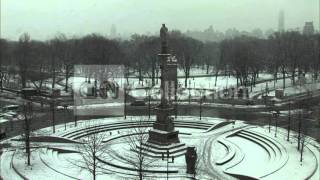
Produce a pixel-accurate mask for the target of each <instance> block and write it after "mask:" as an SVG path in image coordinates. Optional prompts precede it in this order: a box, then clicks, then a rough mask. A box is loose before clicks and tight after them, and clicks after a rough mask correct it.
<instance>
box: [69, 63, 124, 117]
mask: <svg viewBox="0 0 320 180" xmlns="http://www.w3.org/2000/svg"><path fill="white" fill-rule="evenodd" d="M74 71H75V73H74V77H73V84H72V86H73V91H74V105H75V106H74V108H75V111H74V112H75V113H76V115H107V116H110V115H123V113H124V111H123V109H124V108H123V102H124V92H123V88H121V83H122V80H123V77H124V76H123V67H122V66H117V65H75V66H74ZM119 84H120V85H119Z"/></svg>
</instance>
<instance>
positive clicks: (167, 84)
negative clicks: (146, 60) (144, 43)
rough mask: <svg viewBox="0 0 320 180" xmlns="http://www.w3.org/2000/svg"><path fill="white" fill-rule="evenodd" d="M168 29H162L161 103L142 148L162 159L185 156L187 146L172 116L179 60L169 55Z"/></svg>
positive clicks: (150, 154)
mask: <svg viewBox="0 0 320 180" xmlns="http://www.w3.org/2000/svg"><path fill="white" fill-rule="evenodd" d="M167 33H168V29H167V27H166V26H165V24H162V27H161V29H160V39H161V52H160V54H158V56H159V60H160V70H161V77H160V79H161V85H160V92H161V101H160V104H159V105H158V106H157V107H156V108H155V111H156V121H155V122H154V123H153V128H152V129H151V130H149V138H148V140H147V142H146V143H144V144H143V146H142V147H140V148H144V149H147V151H149V153H148V154H147V155H149V156H151V157H161V156H163V154H168V156H170V157H177V156H181V155H184V154H185V151H186V146H185V144H184V143H180V140H179V137H178V135H179V131H177V130H175V128H174V118H173V117H172V116H171V115H172V114H173V113H174V112H175V111H174V107H173V105H172V101H173V99H174V97H175V94H176V91H177V60H176V59H175V57H174V56H171V55H170V54H169V53H168V42H167V39H168V38H167Z"/></svg>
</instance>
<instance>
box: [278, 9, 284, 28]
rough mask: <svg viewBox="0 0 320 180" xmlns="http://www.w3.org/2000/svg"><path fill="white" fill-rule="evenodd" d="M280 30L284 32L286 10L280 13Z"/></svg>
mask: <svg viewBox="0 0 320 180" xmlns="http://www.w3.org/2000/svg"><path fill="white" fill-rule="evenodd" d="M278 31H279V32H284V31H285V29H284V11H283V10H281V11H280V13H279V24H278Z"/></svg>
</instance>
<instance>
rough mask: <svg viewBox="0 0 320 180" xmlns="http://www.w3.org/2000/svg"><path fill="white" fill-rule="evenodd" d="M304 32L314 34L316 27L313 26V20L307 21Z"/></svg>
mask: <svg viewBox="0 0 320 180" xmlns="http://www.w3.org/2000/svg"><path fill="white" fill-rule="evenodd" d="M303 34H305V35H313V34H314V27H313V22H312V21H310V22H306V23H305V25H304V27H303Z"/></svg>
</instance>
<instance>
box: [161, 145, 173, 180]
mask: <svg viewBox="0 0 320 180" xmlns="http://www.w3.org/2000/svg"><path fill="white" fill-rule="evenodd" d="M166 155H167V156H166V158H165V154H164V153H162V160H166V161H167V179H169V163H174V156H171V161H169V159H170V153H169V150H167V152H166Z"/></svg>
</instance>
